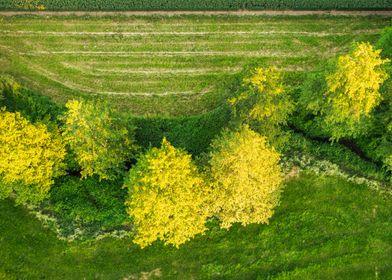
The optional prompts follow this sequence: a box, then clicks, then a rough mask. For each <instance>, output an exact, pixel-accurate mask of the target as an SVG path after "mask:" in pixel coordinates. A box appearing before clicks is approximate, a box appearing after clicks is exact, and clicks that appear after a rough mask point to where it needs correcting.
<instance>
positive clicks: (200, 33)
mask: <svg viewBox="0 0 392 280" xmlns="http://www.w3.org/2000/svg"><path fill="white" fill-rule="evenodd" d="M380 31H381V30H380V29H374V30H364V31H362V30H361V31H352V32H306V31H257V32H254V31H221V32H220V31H193V32H188V31H183V32H181V31H178V32H176V31H171V32H76V31H67V32H55V31H26V30H1V31H0V32H1V33H7V34H11V35H12V36H18V35H19V34H22V35H26V34H30V35H50V36H69V35H78V36H80V35H82V36H86V35H90V36H91V35H92V36H114V35H117V36H152V35H176V36H184V35H185V36H187V35H198V36H204V35H214V34H219V35H221V34H222V35H270V34H278V35H282V34H287V35H294V34H297V35H305V36H314V37H325V36H343V35H355V34H366V33H379V32H380Z"/></svg>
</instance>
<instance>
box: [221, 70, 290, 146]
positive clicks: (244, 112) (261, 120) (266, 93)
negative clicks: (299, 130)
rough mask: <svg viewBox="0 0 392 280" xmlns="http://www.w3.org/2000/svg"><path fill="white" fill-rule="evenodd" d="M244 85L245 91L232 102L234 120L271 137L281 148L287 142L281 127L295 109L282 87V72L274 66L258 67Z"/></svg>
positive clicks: (232, 99)
mask: <svg viewBox="0 0 392 280" xmlns="http://www.w3.org/2000/svg"><path fill="white" fill-rule="evenodd" d="M243 82H244V84H243V85H244V87H245V90H244V91H243V92H242V93H241V94H240V95H239V96H237V97H234V98H231V99H230V100H229V104H230V105H231V108H232V111H233V112H234V116H235V118H236V119H238V120H239V123H241V124H248V125H250V127H251V128H252V129H254V130H256V131H257V132H259V133H261V134H263V135H266V136H268V139H269V140H270V142H271V144H273V145H275V146H279V145H281V144H282V143H284V141H285V136H284V133H283V131H282V129H281V126H282V125H285V124H286V123H287V119H288V117H289V115H290V114H291V113H292V111H293V110H294V105H293V102H292V100H291V98H290V96H289V95H288V94H287V93H286V91H285V87H284V85H283V76H282V73H281V72H280V71H279V70H277V69H276V68H274V67H269V68H262V67H259V68H255V69H253V70H252V71H251V73H250V75H249V76H248V77H245V78H244V80H243Z"/></svg>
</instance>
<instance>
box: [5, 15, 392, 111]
mask: <svg viewBox="0 0 392 280" xmlns="http://www.w3.org/2000/svg"><path fill="white" fill-rule="evenodd" d="M389 24H390V18H387V17H328V16H306V17H288V16H287V17H286V16H277V17H266V16H264V17H263V16H167V17H162V16H139V17H136V16H133V17H125V16H123V17H120V16H119V17H34V16H20V17H1V18H0V65H1V67H0V73H7V74H11V75H13V76H15V77H16V78H17V79H18V80H20V81H22V82H23V83H24V84H26V85H27V86H28V87H30V88H33V89H35V90H37V91H38V92H40V93H43V94H45V95H49V96H51V97H53V98H54V99H55V100H57V101H60V102H65V101H66V100H68V99H70V98H72V97H74V96H81V95H83V96H92V95H94V96H95V95H100V96H108V97H109V98H110V99H111V100H113V102H115V104H116V105H117V106H118V107H119V108H121V109H123V110H125V111H128V112H130V113H132V114H139V115H146V114H148V115H156V114H160V115H172V116H178V115H190V114H197V113H202V112H205V111H208V110H210V109H212V108H214V107H215V106H217V104H219V103H221V102H222V101H223V100H224V98H225V97H226V95H227V93H226V92H225V91H222V90H220V88H221V85H222V82H223V81H225V80H227V79H228V78H229V77H230V76H231V75H233V74H235V73H238V72H239V71H241V69H242V68H243V67H244V66H246V65H249V64H251V63H256V64H260V65H265V66H267V65H275V66H276V67H278V68H280V69H282V70H283V71H285V72H287V73H288V75H292V76H293V77H294V80H295V79H297V78H298V77H301V74H303V73H305V71H309V70H312V69H314V68H315V67H316V66H317V65H318V64H320V63H323V62H325V60H326V59H328V58H330V57H333V56H335V55H336V54H339V53H342V52H345V51H347V50H348V49H350V47H351V45H352V43H353V42H356V41H369V42H375V41H376V40H377V39H378V36H379V33H380V31H381V30H382V29H383V28H384V27H386V26H388V25H389ZM298 79H299V78H298ZM291 80H293V79H291Z"/></svg>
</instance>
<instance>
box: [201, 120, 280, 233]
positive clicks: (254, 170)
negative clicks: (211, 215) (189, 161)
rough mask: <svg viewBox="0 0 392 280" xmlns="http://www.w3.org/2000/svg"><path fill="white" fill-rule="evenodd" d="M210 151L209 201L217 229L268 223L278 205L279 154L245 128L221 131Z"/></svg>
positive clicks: (264, 138) (265, 141) (264, 140)
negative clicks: (211, 191)
mask: <svg viewBox="0 0 392 280" xmlns="http://www.w3.org/2000/svg"><path fill="white" fill-rule="evenodd" d="M211 147H212V152H211V154H210V160H209V166H210V174H211V181H212V185H213V187H214V192H213V193H214V195H213V199H212V201H214V203H215V205H214V207H213V209H216V213H217V216H218V217H219V219H220V220H221V227H223V228H230V227H231V225H232V224H233V223H241V224H242V225H247V224H251V223H268V220H269V218H270V217H271V216H272V214H273V211H274V208H275V207H276V206H277V205H278V204H279V198H280V192H281V184H282V180H283V179H282V174H281V171H280V167H279V159H280V157H279V154H278V153H277V152H276V151H275V149H274V148H271V147H269V145H268V144H267V139H266V137H264V136H261V135H259V134H258V133H256V132H254V131H252V130H251V129H249V127H248V126H246V125H245V126H242V127H241V128H240V129H239V130H238V131H230V130H225V131H224V132H223V133H222V135H221V136H220V137H219V138H216V139H215V140H214V141H213V142H212V145H211Z"/></svg>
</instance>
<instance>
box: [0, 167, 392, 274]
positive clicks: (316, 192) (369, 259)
mask: <svg viewBox="0 0 392 280" xmlns="http://www.w3.org/2000/svg"><path fill="white" fill-rule="evenodd" d="M391 203H392V197H391V195H389V194H380V193H379V192H376V191H373V190H370V189H369V188H368V187H367V186H364V185H356V184H352V183H348V182H346V181H344V180H342V179H339V178H334V177H316V176H313V175H310V174H302V175H301V176H300V177H299V178H297V179H293V180H292V181H290V182H289V183H288V184H287V185H286V187H285V189H284V192H283V197H282V201H281V205H280V206H279V207H278V208H277V210H276V213H275V215H274V216H273V218H272V219H271V221H270V224H269V225H249V226H247V227H242V226H234V227H233V228H232V229H231V230H229V231H226V230H219V228H218V227H217V225H211V230H210V231H209V232H208V233H207V234H206V235H204V236H198V237H197V238H196V239H195V240H192V241H190V242H188V243H186V244H185V245H184V246H182V247H180V249H175V248H173V247H168V246H163V245H162V244H154V245H153V246H151V247H147V248H146V249H143V250H141V249H139V248H138V247H136V246H135V245H133V244H132V242H131V240H130V239H124V240H119V239H112V238H105V239H102V240H98V241H90V242H88V243H70V244H66V243H65V242H62V241H59V240H58V239H56V237H55V235H54V233H53V232H51V231H50V230H48V229H44V228H42V226H41V224H40V222H38V221H37V220H35V219H34V218H33V217H32V216H31V215H29V214H28V213H27V212H26V211H25V210H24V209H23V208H21V207H17V208H15V207H14V206H13V203H12V202H11V201H1V202H0V248H1V250H0V279H7V280H9V279H51V280H55V279H61V280H65V279H158V278H159V279H267V278H268V279H356V280H357V279H391V278H392V263H391V259H392V208H391ZM147 276H149V277H150V278H148V277H147ZM143 277H144V278H143ZM154 277H156V278H154Z"/></svg>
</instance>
